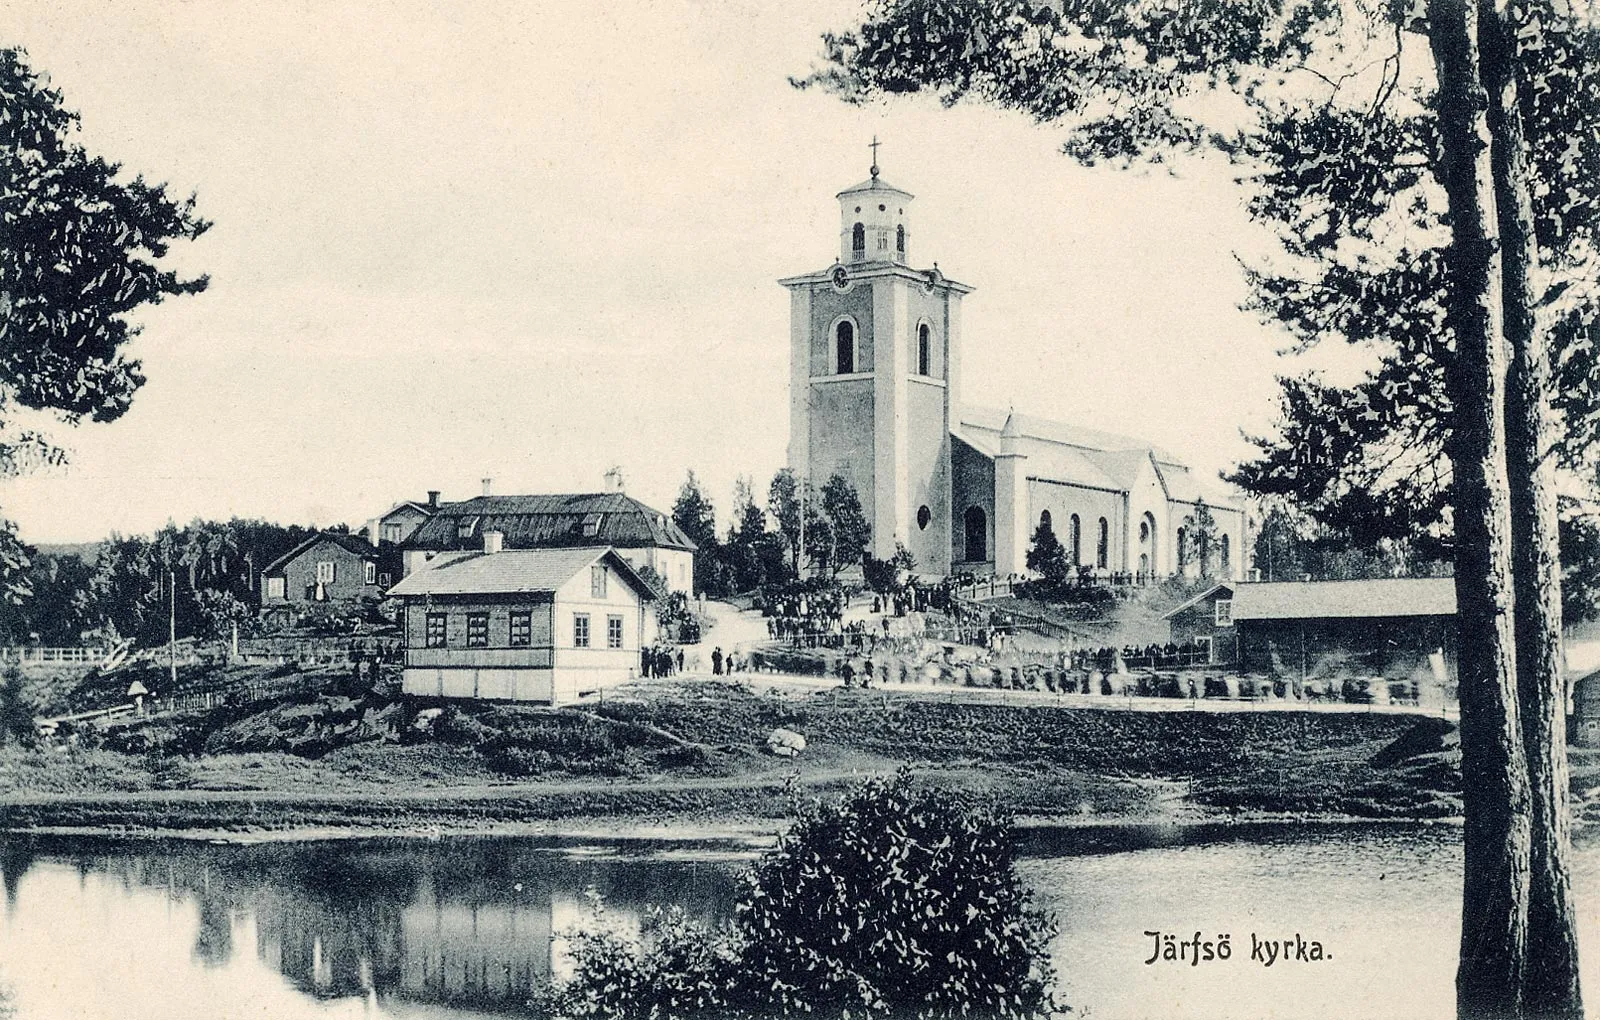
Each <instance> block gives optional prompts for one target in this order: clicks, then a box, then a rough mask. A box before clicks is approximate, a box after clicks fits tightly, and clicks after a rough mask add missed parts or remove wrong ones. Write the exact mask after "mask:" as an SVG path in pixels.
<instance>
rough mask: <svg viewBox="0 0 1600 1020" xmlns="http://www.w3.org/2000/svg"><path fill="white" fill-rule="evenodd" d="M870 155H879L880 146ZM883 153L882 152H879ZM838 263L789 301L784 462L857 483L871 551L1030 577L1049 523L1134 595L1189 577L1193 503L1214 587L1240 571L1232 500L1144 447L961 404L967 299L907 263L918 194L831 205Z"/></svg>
mask: <svg viewBox="0 0 1600 1020" xmlns="http://www.w3.org/2000/svg"><path fill="white" fill-rule="evenodd" d="M874 144H875V145H876V143H874ZM874 153H876V149H874ZM838 199H839V258H838V261H836V262H835V263H834V264H833V265H832V266H829V267H828V268H826V269H823V270H821V271H818V272H814V273H808V274H806V275H803V276H793V277H789V278H787V279H784V280H780V281H778V282H779V283H780V284H782V285H783V286H784V287H786V288H788V290H789V308H790V313H789V314H790V332H789V344H790V382H789V399H790V405H789V427H790V430H789V466H790V467H791V468H792V469H793V470H794V472H795V473H796V475H797V476H799V477H800V478H802V479H805V480H806V481H808V482H809V483H810V484H811V485H813V486H816V487H819V488H820V487H821V486H822V484H823V483H824V482H826V481H827V479H828V478H829V477H831V476H833V475H835V474H837V475H841V476H843V477H844V478H845V479H847V480H848V481H850V482H851V484H852V485H854V486H855V490H856V492H857V493H858V494H859V496H860V498H861V507H862V510H863V511H864V513H865V515H866V518H867V521H868V522H869V523H870V524H871V526H872V540H871V545H870V547H869V551H870V552H871V554H872V555H873V556H875V557H877V558H879V559H887V558H889V557H890V556H892V555H894V552H895V546H896V544H897V543H898V544H900V545H903V546H905V547H906V548H907V549H909V550H910V551H911V554H912V555H913V556H915V557H916V563H917V566H916V572H917V573H918V574H922V575H931V576H942V575H949V574H963V573H971V574H996V575H1000V576H1007V575H1011V574H1023V573H1026V572H1027V567H1026V561H1027V551H1028V546H1029V543H1030V541H1031V540H1032V537H1033V533H1034V530H1035V529H1036V528H1037V527H1038V526H1039V524H1040V523H1041V522H1049V523H1050V526H1051V530H1053V531H1054V532H1055V534H1056V536H1057V537H1058V538H1059V539H1060V541H1061V544H1062V545H1063V546H1064V547H1065V549H1066V552H1067V557H1068V559H1069V561H1071V562H1072V563H1075V564H1077V565H1079V566H1083V567H1088V568H1090V569H1091V570H1092V571H1094V572H1095V573H1096V574H1097V575H1098V576H1102V577H1110V576H1113V575H1119V574H1120V575H1130V576H1131V579H1133V580H1135V581H1139V582H1148V581H1152V580H1158V579H1160V578H1163V577H1168V576H1172V575H1176V574H1184V575H1193V574H1197V573H1198V572H1199V563H1198V560H1197V556H1196V555H1195V553H1194V550H1193V549H1192V546H1194V545H1195V543H1194V542H1191V541H1186V538H1187V536H1186V529H1187V528H1188V527H1190V525H1191V518H1192V517H1193V515H1194V513H1195V509H1196V506H1197V504H1199V503H1200V502H1202V501H1203V502H1204V503H1205V505H1206V506H1207V507H1208V508H1209V510H1210V513H1211V515H1212V517H1213V519H1214V520H1215V523H1216V529H1215V533H1214V539H1213V541H1214V542H1215V543H1216V544H1215V546H1211V547H1209V553H1208V555H1207V559H1208V561H1209V563H1210V566H1211V569H1212V572H1213V574H1214V575H1215V576H1219V577H1222V578H1228V579H1235V580H1237V579H1240V578H1242V577H1243V575H1244V573H1245V563H1244V561H1245V559H1246V555H1247V554H1246V549H1245V541H1246V536H1245V519H1244V517H1245V515H1244V509H1243V506H1242V504H1241V503H1240V502H1239V500H1238V499H1237V498H1235V497H1234V496H1232V495H1231V494H1229V493H1227V492H1225V491H1223V490H1222V489H1221V486H1220V485H1219V484H1208V483H1207V482H1205V481H1202V479H1201V478H1199V477H1198V476H1196V475H1195V474H1194V473H1193V472H1192V471H1190V470H1189V468H1188V467H1187V466H1186V465H1184V464H1183V463H1181V462H1180V461H1179V460H1178V459H1177V458H1176V457H1175V456H1173V455H1172V454H1170V453H1168V452H1166V451H1164V450H1162V449H1160V448H1159V447H1157V446H1154V445H1152V444H1151V443H1149V442H1146V441H1144V440H1141V439H1135V438H1131V437H1128V436H1119V435H1113V434H1111V433H1106V432H1100V431H1097V430H1093V429H1086V428H1080V427H1078V426H1075V425H1068V424H1065V423H1062V422H1056V421H1050V420H1047V419H1044V418H1036V417H1032V416H1030V415H1024V414H1018V413H1015V412H1008V411H1000V410H994V409H990V408H983V407H974V406H970V405H968V404H966V403H964V402H963V401H962V399H961V358H962V349H961V341H962V337H961V301H962V299H963V298H965V297H966V296H967V295H968V294H971V293H972V291H973V288H972V287H970V286H968V285H966V284H964V283H958V282H957V281H955V280H952V279H949V278H948V277H946V276H945V275H944V274H942V273H941V272H940V271H939V268H938V263H934V264H933V267H932V268H929V269H914V268H912V264H911V260H910V245H911V219H910V216H909V215H908V213H909V211H910V208H911V202H912V195H911V193H910V192H907V191H903V190H901V189H900V188H897V187H895V186H894V185H892V184H890V183H889V182H888V181H886V180H884V179H883V178H882V177H880V176H879V172H878V166H877V159H876V158H874V159H873V165H872V168H871V176H869V177H868V178H867V179H866V180H865V181H862V182H861V183H860V184H857V185H855V186H854V187H850V188H846V189H845V190H844V191H841V192H839V194H838Z"/></svg>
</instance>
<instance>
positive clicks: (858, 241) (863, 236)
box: [850, 223, 867, 255]
mask: <svg viewBox="0 0 1600 1020" xmlns="http://www.w3.org/2000/svg"><path fill="white" fill-rule="evenodd" d="M866 250H867V228H866V227H865V226H864V225H862V224H860V223H857V224H856V225H855V226H853V227H851V228H850V251H851V252H852V253H854V254H856V255H863V254H865V253H866Z"/></svg>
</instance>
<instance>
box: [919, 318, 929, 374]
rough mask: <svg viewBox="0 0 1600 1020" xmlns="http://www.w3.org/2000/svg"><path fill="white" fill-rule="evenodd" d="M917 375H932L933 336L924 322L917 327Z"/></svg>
mask: <svg viewBox="0 0 1600 1020" xmlns="http://www.w3.org/2000/svg"><path fill="white" fill-rule="evenodd" d="M917 374H918V375H932V374H933V335H932V331H931V330H929V329H928V324H927V323H926V322H924V323H923V324H922V325H920V326H918V327H917Z"/></svg>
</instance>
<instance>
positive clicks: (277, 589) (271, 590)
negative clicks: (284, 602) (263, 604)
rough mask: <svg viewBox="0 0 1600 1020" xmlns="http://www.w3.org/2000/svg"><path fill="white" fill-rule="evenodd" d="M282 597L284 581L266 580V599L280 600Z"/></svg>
mask: <svg viewBox="0 0 1600 1020" xmlns="http://www.w3.org/2000/svg"><path fill="white" fill-rule="evenodd" d="M285 597H286V596H285V595H284V579H283V578H281V577H269V578H267V598H269V599H281V598H285Z"/></svg>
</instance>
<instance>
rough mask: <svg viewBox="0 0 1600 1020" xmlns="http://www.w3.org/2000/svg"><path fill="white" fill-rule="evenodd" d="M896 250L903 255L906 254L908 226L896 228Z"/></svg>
mask: <svg viewBox="0 0 1600 1020" xmlns="http://www.w3.org/2000/svg"><path fill="white" fill-rule="evenodd" d="M894 250H895V251H897V252H899V253H900V254H902V255H904V254H905V253H906V225H905V224H904V223H902V224H900V225H899V226H897V227H895V228H894Z"/></svg>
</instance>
